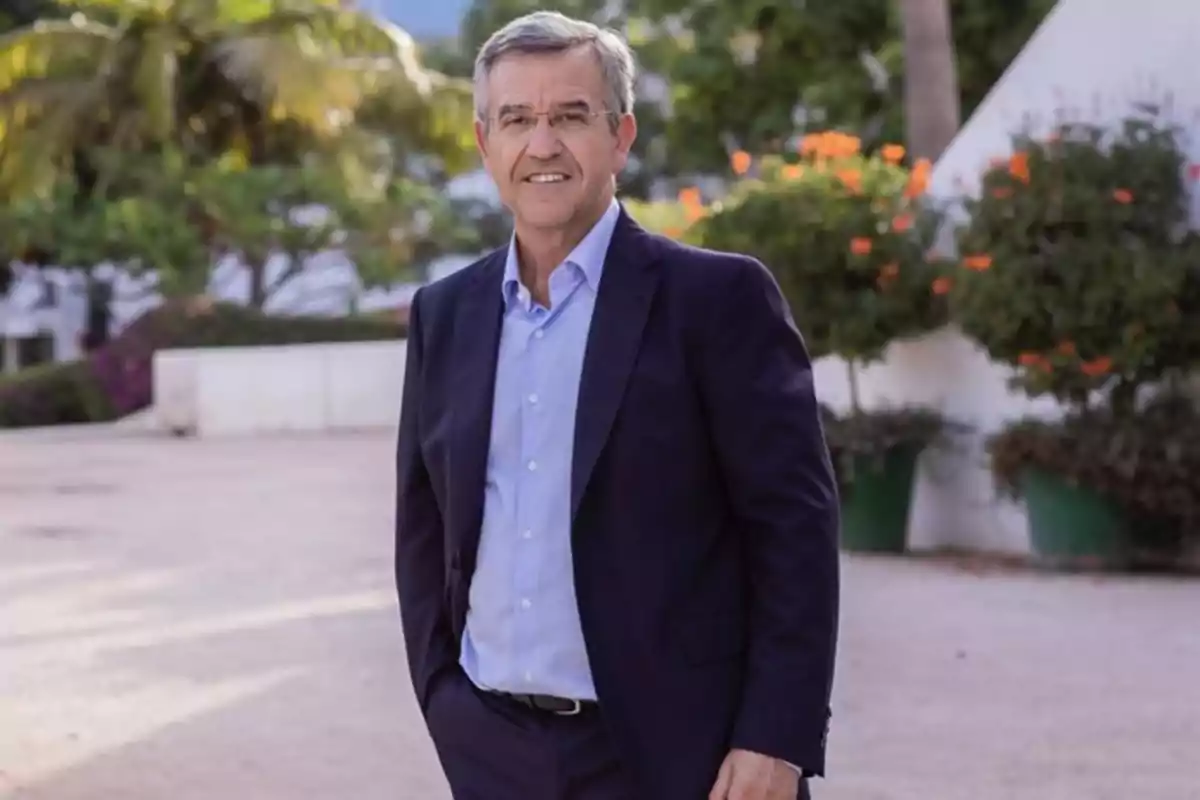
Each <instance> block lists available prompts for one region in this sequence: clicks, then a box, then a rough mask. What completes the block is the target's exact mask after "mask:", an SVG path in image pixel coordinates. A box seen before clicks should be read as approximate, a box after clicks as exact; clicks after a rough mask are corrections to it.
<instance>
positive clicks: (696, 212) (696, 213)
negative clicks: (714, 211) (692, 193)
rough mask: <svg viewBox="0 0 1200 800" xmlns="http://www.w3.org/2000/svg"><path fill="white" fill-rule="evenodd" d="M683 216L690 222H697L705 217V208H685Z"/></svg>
mask: <svg viewBox="0 0 1200 800" xmlns="http://www.w3.org/2000/svg"><path fill="white" fill-rule="evenodd" d="M683 215H684V216H685V217H687V221H688V222H695V221H696V220H698V219H700V218H701V217H703V216H704V206H684V208H683Z"/></svg>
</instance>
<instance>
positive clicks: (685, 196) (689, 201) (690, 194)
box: [679, 186, 700, 206]
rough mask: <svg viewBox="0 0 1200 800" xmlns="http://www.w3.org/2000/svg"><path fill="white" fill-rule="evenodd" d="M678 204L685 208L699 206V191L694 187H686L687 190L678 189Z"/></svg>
mask: <svg viewBox="0 0 1200 800" xmlns="http://www.w3.org/2000/svg"><path fill="white" fill-rule="evenodd" d="M679 202H680V203H683V204H684V205H685V206H698V205H700V190H699V189H697V188H696V187H695V186H688V187H687V188H684V189H680V190H679Z"/></svg>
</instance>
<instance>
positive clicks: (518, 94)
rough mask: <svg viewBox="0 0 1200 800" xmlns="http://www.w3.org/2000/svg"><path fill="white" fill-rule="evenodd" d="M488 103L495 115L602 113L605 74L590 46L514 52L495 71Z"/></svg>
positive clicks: (503, 59) (488, 89)
mask: <svg viewBox="0 0 1200 800" xmlns="http://www.w3.org/2000/svg"><path fill="white" fill-rule="evenodd" d="M487 100H488V105H489V106H490V108H491V110H492V111H493V112H498V111H499V110H500V109H508V110H513V109H520V110H528V111H553V110H564V109H589V110H593V111H599V110H601V109H603V108H604V104H605V87H604V75H603V72H602V70H601V69H600V64H599V61H598V60H597V58H596V57H595V55H594V54H593V53H592V51H591V49H590V48H586V47H580V48H576V49H573V50H567V51H565V52H560V53H512V54H509V55H506V56H505V57H503V58H502V59H500V60H499V61H498V62H497V63H496V64H495V66H494V67H493V68H492V72H491V74H490V75H489V76H488V81H487Z"/></svg>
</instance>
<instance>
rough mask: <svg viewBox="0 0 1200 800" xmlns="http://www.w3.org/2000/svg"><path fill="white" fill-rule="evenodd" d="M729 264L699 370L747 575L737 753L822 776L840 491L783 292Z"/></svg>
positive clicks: (751, 266)
mask: <svg viewBox="0 0 1200 800" xmlns="http://www.w3.org/2000/svg"><path fill="white" fill-rule="evenodd" d="M732 266H733V267H734V269H732V270H729V271H728V272H727V273H726V274H727V275H728V276H729V280H727V281H722V282H721V283H722V284H723V285H722V286H721V287H719V289H718V290H717V291H715V292H714V294H715V295H716V296H715V297H714V298H713V302H714V303H716V304H717V307H716V308H715V310H714V313H712V314H710V315H708V319H709V320H710V323H709V324H710V326H711V327H709V329H708V337H707V347H706V348H705V357H704V363H705V367H704V369H703V370H702V371H703V378H702V381H703V386H704V389H703V392H704V397H705V401H706V406H707V408H708V416H709V425H710V428H711V431H712V437H713V441H714V444H715V447H716V450H717V453H718V458H719V461H720V464H721V469H722V474H723V478H724V482H725V485H726V489H727V492H728V495H729V500H730V504H731V508H732V512H733V515H734V524H735V525H736V526H737V529H738V531H739V533H740V535H742V536H743V537H744V539H745V554H746V564H747V568H748V573H747V581H748V584H749V586H748V591H749V598H750V603H749V619H748V626H749V652H748V656H747V658H748V664H747V672H746V681H745V684H744V686H743V696H742V702H741V707H740V712H739V715H738V718H737V721H736V724H735V728H734V731H733V739H732V746H733V747H735V748H740V749H745V750H751V751H754V752H757V753H762V754H765V755H769V756H773V757H775V758H779V759H782V760H784V761H787V762H789V763H791V764H793V765H795V766H797V767H799V768H801V769H802V770H803V771H804V773H805V774H813V775H822V774H824V769H825V739H826V733H827V728H828V722H829V700H830V694H831V690H832V683H833V667H834V651H835V649H836V643H837V625H838V591H839V572H838V544H837V542H838V528H839V524H840V519H839V502H838V495H837V484H836V481H835V478H834V474H833V469H832V465H831V463H830V456H829V451H828V448H827V445H826V443H825V438H824V433H823V431H822V428H821V423H820V414H819V409H818V405H817V400H816V396H815V393H814V389H813V374H812V364H811V361H810V359H809V355H808V351H807V349H806V347H805V345H804V342H803V339H802V338H801V335H800V333H799V332H798V331H797V329H796V327H795V325H794V324H793V321H792V318H791V315H790V313H789V311H788V308H787V305H786V304H785V302H784V299H783V297H782V295H781V293H780V291H779V287H778V285H777V284H776V282H775V280H774V278H773V277H772V276H771V275H770V273H769V272H767V270H766V268H765V267H764V266H763V265H762V264H760V263H759V262H757V261H754V260H752V259H738V261H737V263H735V264H733V265H732ZM710 307H711V306H710Z"/></svg>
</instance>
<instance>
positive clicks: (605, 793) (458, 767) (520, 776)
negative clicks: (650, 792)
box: [427, 672, 642, 800]
mask: <svg viewBox="0 0 1200 800" xmlns="http://www.w3.org/2000/svg"><path fill="white" fill-rule="evenodd" d="M427 718H428V723H429V733H430V736H431V737H432V738H433V743H434V746H435V747H436V748H437V752H438V757H439V758H440V759H441V762H442V769H443V770H444V772H445V773H446V778H447V780H449V782H450V788H451V791H452V793H453V795H454V800H642V799H641V798H639V797H637V795H636V794H634V791H633V789H632V786H631V784H630V783H629V779H628V777H627V776H626V774H625V773H624V772H623V771H622V769H621V763H620V761H619V760H618V758H617V756H616V753H615V751H614V749H613V747H612V743H611V740H610V738H609V736H608V731H607V730H606V728H605V725H604V721H603V719H602V718H601V716H600V713H599V711H598V710H597V709H596V708H595V707H594V706H593V707H592V708H591V709H590V710H585V711H583V712H582V713H580V714H578V715H576V716H562V715H558V714H553V713H549V712H546V711H538V710H535V709H532V708H528V707H526V706H523V705H521V704H520V703H517V702H516V701H515V700H511V699H508V698H505V697H503V696H499V695H494V694H490V693H486V692H483V691H481V690H479V689H477V688H476V687H475V686H474V685H473V684H472V683H471V682H470V680H469V679H468V678H467V677H466V676H465V675H464V674H462V673H461V672H458V673H455V674H454V675H452V676H450V677H448V678H447V679H446V680H445V682H443V683H442V684H441V685H439V686H438V687H437V688H436V689H435V691H434V693H433V697H432V698H431V700H430V705H429V711H428V715H427Z"/></svg>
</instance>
